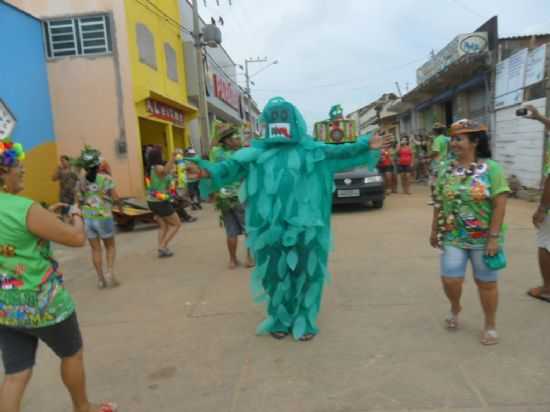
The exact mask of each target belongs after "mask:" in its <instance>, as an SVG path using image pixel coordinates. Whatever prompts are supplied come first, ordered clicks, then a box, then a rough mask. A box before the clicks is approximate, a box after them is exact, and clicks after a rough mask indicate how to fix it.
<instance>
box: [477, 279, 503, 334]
mask: <svg viewBox="0 0 550 412" xmlns="http://www.w3.org/2000/svg"><path fill="white" fill-rule="evenodd" d="M476 284H477V287H478V290H479V299H480V301H481V307H482V308H483V313H484V314H485V330H486V331H487V330H494V329H495V328H496V314H497V306H498V286H497V283H496V282H480V281H478V280H476Z"/></svg>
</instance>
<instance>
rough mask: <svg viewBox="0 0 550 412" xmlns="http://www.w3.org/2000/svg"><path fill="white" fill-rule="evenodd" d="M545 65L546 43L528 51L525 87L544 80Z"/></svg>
mask: <svg viewBox="0 0 550 412" xmlns="http://www.w3.org/2000/svg"><path fill="white" fill-rule="evenodd" d="M545 66H546V44H545V45H543V46H540V47H537V48H536V49H534V50H531V51H530V52H529V55H528V56H527V67H526V69H525V87H529V86H532V85H533V84H536V83H538V82H540V81H542V80H544V68H545Z"/></svg>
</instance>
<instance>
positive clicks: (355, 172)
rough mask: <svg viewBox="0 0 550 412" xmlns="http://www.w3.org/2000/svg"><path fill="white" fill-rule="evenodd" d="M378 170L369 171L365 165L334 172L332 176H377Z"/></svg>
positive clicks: (356, 177) (349, 177)
mask: <svg viewBox="0 0 550 412" xmlns="http://www.w3.org/2000/svg"><path fill="white" fill-rule="evenodd" d="M379 175H380V173H378V171H371V170H369V169H367V168H366V167H358V168H357V169H353V170H350V171H349V172H342V173H336V175H335V176H334V177H336V178H337V179H345V178H348V179H360V178H362V177H370V176H379Z"/></svg>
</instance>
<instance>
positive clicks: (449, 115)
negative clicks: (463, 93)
mask: <svg viewBox="0 0 550 412" xmlns="http://www.w3.org/2000/svg"><path fill="white" fill-rule="evenodd" d="M445 124H446V125H447V127H449V126H451V125H452V124H453V101H452V100H449V101H446V102H445Z"/></svg>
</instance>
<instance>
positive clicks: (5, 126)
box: [0, 99, 16, 140]
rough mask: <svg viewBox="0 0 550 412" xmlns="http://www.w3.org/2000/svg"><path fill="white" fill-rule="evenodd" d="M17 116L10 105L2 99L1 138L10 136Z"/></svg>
mask: <svg viewBox="0 0 550 412" xmlns="http://www.w3.org/2000/svg"><path fill="white" fill-rule="evenodd" d="M15 123H16V121H15V117H14V116H13V114H12V113H11V112H10V109H8V106H7V105H6V104H5V103H4V102H3V100H2V99H0V140H4V139H5V138H6V137H8V136H10V135H11V133H12V132H13V129H14V128H15Z"/></svg>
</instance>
